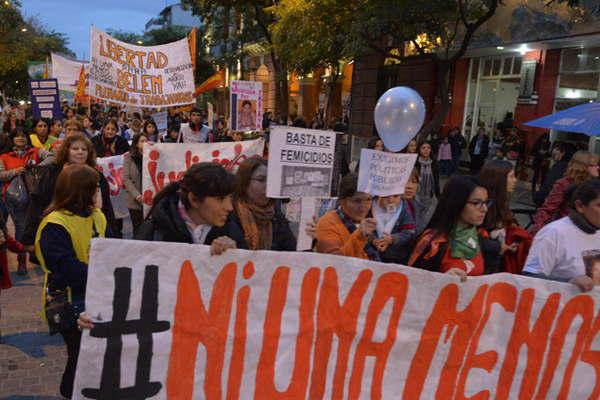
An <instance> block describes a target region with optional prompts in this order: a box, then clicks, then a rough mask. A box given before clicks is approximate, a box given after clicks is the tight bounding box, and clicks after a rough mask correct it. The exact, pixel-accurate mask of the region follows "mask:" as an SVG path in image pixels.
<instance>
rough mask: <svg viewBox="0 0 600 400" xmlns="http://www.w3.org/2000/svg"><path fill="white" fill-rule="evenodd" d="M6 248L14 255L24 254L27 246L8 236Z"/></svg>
mask: <svg viewBox="0 0 600 400" xmlns="http://www.w3.org/2000/svg"><path fill="white" fill-rule="evenodd" d="M6 247H7V248H8V250H10V251H12V252H13V253H22V252H24V251H25V246H23V244H21V242H19V241H17V240H16V239H15V238H14V237H12V236H10V235H6Z"/></svg>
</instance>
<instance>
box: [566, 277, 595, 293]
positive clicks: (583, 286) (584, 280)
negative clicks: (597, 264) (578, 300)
mask: <svg viewBox="0 0 600 400" xmlns="http://www.w3.org/2000/svg"><path fill="white" fill-rule="evenodd" d="M569 283H572V284H573V285H575V286H577V287H578V288H579V289H580V290H581V291H582V292H589V291H590V290H592V289H593V288H594V281H593V280H592V278H590V277H589V276H587V275H579V276H576V277H575V278H573V279H571V280H570V281H569Z"/></svg>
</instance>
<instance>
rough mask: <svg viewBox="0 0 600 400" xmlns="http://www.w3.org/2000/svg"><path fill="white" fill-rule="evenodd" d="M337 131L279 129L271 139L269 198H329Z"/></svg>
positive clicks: (271, 135) (272, 130)
mask: <svg viewBox="0 0 600 400" xmlns="http://www.w3.org/2000/svg"><path fill="white" fill-rule="evenodd" d="M335 139H336V134H335V132H333V131H321V130H315V129H303V128H294V127H290V126H275V127H273V128H272V129H271V134H270V139H269V166H268V175H267V196H268V197H275V198H276V197H304V196H307V197H329V196H330V195H331V177H332V173H333V164H334V158H335Z"/></svg>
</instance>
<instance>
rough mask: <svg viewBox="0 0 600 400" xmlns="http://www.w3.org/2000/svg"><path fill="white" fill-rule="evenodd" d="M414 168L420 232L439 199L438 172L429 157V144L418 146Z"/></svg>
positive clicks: (433, 161) (436, 166) (418, 228)
mask: <svg viewBox="0 0 600 400" xmlns="http://www.w3.org/2000/svg"><path fill="white" fill-rule="evenodd" d="M415 168H416V169H417V172H418V173H419V189H418V191H417V199H416V200H417V207H418V208H419V215H420V216H421V219H420V221H419V226H417V231H419V232H422V231H423V230H424V229H425V226H427V223H428V222H429V220H430V219H431V215H432V214H433V210H434V209H435V206H436V204H437V199H438V198H439V197H440V172H439V169H438V165H437V162H436V161H435V160H434V159H433V157H431V144H430V143H429V142H423V143H421V145H420V146H419V156H418V157H417V162H416V164H415Z"/></svg>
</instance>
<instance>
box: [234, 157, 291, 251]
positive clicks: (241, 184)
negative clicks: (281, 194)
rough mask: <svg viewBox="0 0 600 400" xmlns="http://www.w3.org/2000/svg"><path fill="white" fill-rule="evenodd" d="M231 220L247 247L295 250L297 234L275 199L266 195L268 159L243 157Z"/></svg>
mask: <svg viewBox="0 0 600 400" xmlns="http://www.w3.org/2000/svg"><path fill="white" fill-rule="evenodd" d="M233 210H234V213H233V214H232V221H233V223H234V224H236V225H237V226H238V227H239V229H240V230H241V231H243V233H244V239H245V242H246V245H247V246H248V249H250V250H276V251H295V250H296V238H295V237H294V234H293V233H292V231H291V230H290V226H289V221H288V220H287V218H286V217H285V215H284V214H283V212H282V211H281V203H280V202H279V201H278V200H274V199H269V198H268V197H267V161H266V160H265V159H263V158H260V157H252V158H248V159H246V160H244V161H243V162H242V163H241V164H240V167H239V169H238V171H237V183H236V189H235V193H234V196H233Z"/></svg>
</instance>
